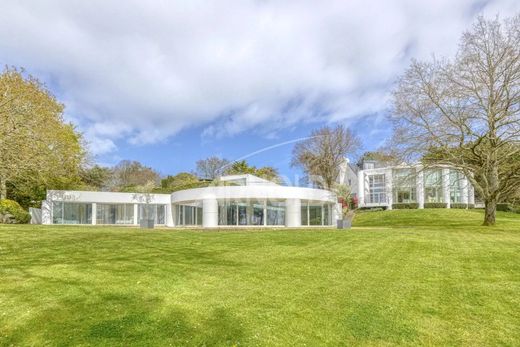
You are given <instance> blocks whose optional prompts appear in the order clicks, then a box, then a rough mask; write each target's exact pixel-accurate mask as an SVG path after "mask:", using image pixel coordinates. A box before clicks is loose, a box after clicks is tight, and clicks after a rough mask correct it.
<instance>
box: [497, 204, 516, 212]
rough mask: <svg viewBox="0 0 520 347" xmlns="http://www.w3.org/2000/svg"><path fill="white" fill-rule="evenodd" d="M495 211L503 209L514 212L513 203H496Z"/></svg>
mask: <svg viewBox="0 0 520 347" xmlns="http://www.w3.org/2000/svg"><path fill="white" fill-rule="evenodd" d="M497 211H503V212H515V209H514V207H513V205H511V204H509V203H500V204H497Z"/></svg>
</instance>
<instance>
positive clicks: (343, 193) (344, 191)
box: [335, 184, 354, 229]
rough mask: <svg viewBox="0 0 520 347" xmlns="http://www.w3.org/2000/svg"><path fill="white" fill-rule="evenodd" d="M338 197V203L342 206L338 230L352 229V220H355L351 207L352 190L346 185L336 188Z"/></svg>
mask: <svg viewBox="0 0 520 347" xmlns="http://www.w3.org/2000/svg"><path fill="white" fill-rule="evenodd" d="M335 191H336V196H337V197H338V202H339V203H340V204H341V216H340V217H341V219H338V220H337V227H338V229H350V228H351V227H352V220H353V219H354V210H352V209H351V208H350V206H349V202H350V200H351V195H350V188H349V187H348V186H346V185H344V184H340V185H338V186H337V187H336V189H335Z"/></svg>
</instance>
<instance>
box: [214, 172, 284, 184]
mask: <svg viewBox="0 0 520 347" xmlns="http://www.w3.org/2000/svg"><path fill="white" fill-rule="evenodd" d="M219 180H220V181H222V182H229V183H234V184H237V185H239V186H277V185H279V184H277V183H274V182H272V181H269V180H266V179H264V178H261V177H258V176H255V175H251V174H243V175H227V176H221V177H220V178H219Z"/></svg>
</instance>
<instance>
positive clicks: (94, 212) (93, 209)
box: [92, 202, 97, 225]
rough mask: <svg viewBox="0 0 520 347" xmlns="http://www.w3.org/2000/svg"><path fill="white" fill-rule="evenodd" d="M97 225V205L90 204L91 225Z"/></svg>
mask: <svg viewBox="0 0 520 347" xmlns="http://www.w3.org/2000/svg"><path fill="white" fill-rule="evenodd" d="M96 224H97V204H96V203H95V202H93V203H92V225H96Z"/></svg>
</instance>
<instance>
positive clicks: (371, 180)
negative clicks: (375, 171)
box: [366, 175, 386, 204]
mask: <svg viewBox="0 0 520 347" xmlns="http://www.w3.org/2000/svg"><path fill="white" fill-rule="evenodd" d="M366 202H367V203H371V204H380V203H381V204H383V203H386V194H385V175H370V176H368V196H367V201H366Z"/></svg>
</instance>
